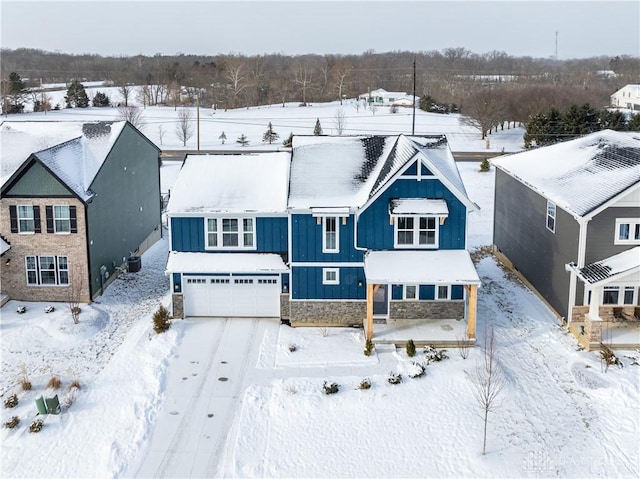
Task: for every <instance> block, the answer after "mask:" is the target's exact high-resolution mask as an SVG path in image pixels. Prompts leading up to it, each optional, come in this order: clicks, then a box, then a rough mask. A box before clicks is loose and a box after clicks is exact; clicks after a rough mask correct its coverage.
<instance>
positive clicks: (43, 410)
mask: <svg viewBox="0 0 640 479" xmlns="http://www.w3.org/2000/svg"><path fill="white" fill-rule="evenodd" d="M36 409H38V414H47V406H45V404H44V398H43V397H42V396H40V397H39V398H36Z"/></svg>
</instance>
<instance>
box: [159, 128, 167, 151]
mask: <svg viewBox="0 0 640 479" xmlns="http://www.w3.org/2000/svg"><path fill="white" fill-rule="evenodd" d="M165 133H166V131H165V129H164V126H163V125H162V124H160V125H158V138H159V139H160V146H162V139H163V138H164V134H165Z"/></svg>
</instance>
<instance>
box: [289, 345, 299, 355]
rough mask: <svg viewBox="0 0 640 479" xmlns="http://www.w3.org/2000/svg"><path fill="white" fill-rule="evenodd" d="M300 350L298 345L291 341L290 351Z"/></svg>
mask: <svg viewBox="0 0 640 479" xmlns="http://www.w3.org/2000/svg"><path fill="white" fill-rule="evenodd" d="M297 350H298V346H296V345H295V344H293V343H291V344H290V345H289V352H290V353H295V352H296V351H297Z"/></svg>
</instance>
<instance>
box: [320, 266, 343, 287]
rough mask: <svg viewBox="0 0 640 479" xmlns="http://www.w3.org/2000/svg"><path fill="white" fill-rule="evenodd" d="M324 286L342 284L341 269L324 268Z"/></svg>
mask: <svg viewBox="0 0 640 479" xmlns="http://www.w3.org/2000/svg"><path fill="white" fill-rule="evenodd" d="M322 284H328V285H336V284H340V268H322Z"/></svg>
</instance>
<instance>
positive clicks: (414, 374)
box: [407, 362, 426, 378]
mask: <svg viewBox="0 0 640 479" xmlns="http://www.w3.org/2000/svg"><path fill="white" fill-rule="evenodd" d="M425 369H426V368H425V366H424V364H421V363H416V362H413V363H412V364H411V366H410V367H409V369H408V371H407V376H409V377H410V378H419V377H420V376H424V371H425Z"/></svg>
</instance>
